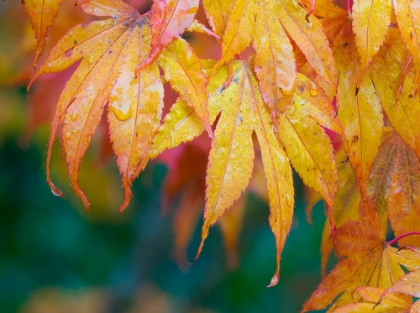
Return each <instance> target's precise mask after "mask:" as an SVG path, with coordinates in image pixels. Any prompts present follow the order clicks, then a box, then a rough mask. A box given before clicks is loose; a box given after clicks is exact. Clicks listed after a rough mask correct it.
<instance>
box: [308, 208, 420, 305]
mask: <svg viewBox="0 0 420 313" xmlns="http://www.w3.org/2000/svg"><path fill="white" fill-rule="evenodd" d="M335 239H336V248H337V253H338V255H339V257H342V258H343V257H345V259H343V260H341V261H340V262H339V263H338V264H337V266H336V267H335V268H334V269H333V270H332V271H331V273H330V274H328V275H327V277H325V279H324V280H323V281H322V282H321V284H320V285H319V286H318V288H317V289H316V290H315V292H314V293H313V294H312V296H311V297H310V299H309V300H308V301H307V302H306V303H305V305H304V307H303V312H307V311H309V310H319V309H323V308H325V307H327V306H328V305H329V304H330V303H332V302H333V301H334V299H335V298H336V297H338V298H337V300H336V301H335V303H334V304H333V307H332V308H336V307H340V306H343V305H346V304H349V303H352V302H353V299H352V297H351V293H352V291H353V290H354V289H355V288H356V287H359V286H366V287H379V288H387V287H389V286H392V285H393V284H394V283H395V282H397V280H398V279H399V278H401V277H403V276H404V275H405V273H404V270H403V269H402V267H401V266H404V267H405V268H406V269H408V270H411V271H413V270H417V269H418V268H420V257H419V255H418V254H416V253H414V252H413V251H410V250H397V249H396V248H394V247H392V246H391V245H390V244H389V243H387V242H385V240H384V237H383V235H382V229H381V226H380V223H379V218H378V215H377V213H376V211H375V210H374V208H373V206H372V205H371V204H369V203H364V202H363V201H361V203H360V221H349V222H347V223H346V224H344V225H343V226H342V227H340V228H339V229H337V232H336V234H335ZM390 243H392V242H390ZM330 310H332V309H330Z"/></svg>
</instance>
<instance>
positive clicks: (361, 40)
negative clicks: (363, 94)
mask: <svg viewBox="0 0 420 313" xmlns="http://www.w3.org/2000/svg"><path fill="white" fill-rule="evenodd" d="M391 12H392V1H391V0H355V1H354V3H353V12H352V18H353V31H354V34H355V42H356V45H357V49H358V51H359V55H360V66H361V69H360V72H359V73H358V78H357V87H359V86H360V85H361V83H362V79H363V76H364V74H365V71H366V68H367V67H368V66H369V65H370V63H371V62H372V59H373V57H374V56H375V55H376V53H378V51H379V48H380V47H381V45H382V44H383V43H384V41H385V36H386V34H387V32H388V25H389V24H390V22H391Z"/></svg>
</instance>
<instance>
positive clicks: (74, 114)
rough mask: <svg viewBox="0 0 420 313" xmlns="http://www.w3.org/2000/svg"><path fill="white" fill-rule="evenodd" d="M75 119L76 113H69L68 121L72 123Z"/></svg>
mask: <svg viewBox="0 0 420 313" xmlns="http://www.w3.org/2000/svg"><path fill="white" fill-rule="evenodd" d="M76 118H77V113H76V112H73V113H70V120H71V121H72V122H74V121H75V120H76Z"/></svg>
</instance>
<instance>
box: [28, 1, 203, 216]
mask: <svg viewBox="0 0 420 313" xmlns="http://www.w3.org/2000/svg"><path fill="white" fill-rule="evenodd" d="M81 7H82V9H83V10H84V11H85V12H86V13H89V14H92V15H96V16H104V17H111V18H108V19H104V20H100V21H94V22H91V23H90V24H88V25H78V26H76V27H74V28H73V29H72V30H70V31H69V32H68V33H67V34H66V35H65V36H64V37H63V38H62V39H61V40H60V42H59V43H58V44H57V45H56V47H55V48H54V49H53V50H52V51H51V53H50V55H49V56H48V58H47V59H46V61H45V63H44V64H43V65H42V66H41V67H40V69H39V70H38V72H37V73H36V74H35V75H34V77H33V78H32V80H31V83H32V82H33V81H34V80H35V79H36V78H38V77H39V76H41V75H43V74H49V73H55V72H58V71H61V70H63V69H65V68H67V67H69V66H70V65H71V64H73V63H75V62H76V61H79V60H81V61H80V64H79V66H78V67H77V69H76V71H75V73H74V74H73V75H72V77H71V78H70V80H69V81H68V82H67V84H66V86H65V89H64V91H63V92H62V94H61V96H60V99H59V101H58V104H57V107H56V112H55V116H54V119H53V122H52V127H51V135H50V140H49V148H48V157H47V180H48V183H49V184H50V187H51V189H52V191H53V193H55V194H57V195H61V191H60V190H59V189H58V188H57V187H55V186H54V184H53V183H52V182H51V179H50V171H49V163H50V159H51V151H52V150H51V149H52V144H53V142H54V137H55V133H56V131H57V129H58V126H59V125H60V124H61V123H62V122H64V127H63V137H62V142H63V147H64V151H65V154H66V160H67V163H68V167H69V174H70V179H71V184H72V187H73V189H74V191H75V193H76V194H77V195H78V196H79V197H80V198H81V199H82V200H83V202H84V204H85V206H86V207H87V208H88V207H89V202H88V200H87V198H86V196H85V195H84V193H83V191H82V190H81V189H80V187H79V186H78V170H79V167H80V163H81V160H82V158H83V156H84V154H85V152H86V150H87V148H88V146H89V143H90V139H91V137H92V135H93V134H94V132H95V130H96V127H97V125H98V123H99V121H100V119H101V115H102V112H103V110H104V108H105V106H106V104H108V108H109V112H108V121H109V124H110V138H111V141H112V144H113V149H114V153H115V154H116V156H117V164H118V167H119V170H120V173H121V175H122V180H123V186H124V188H125V193H124V202H123V204H122V205H121V207H120V210H121V211H122V210H123V209H124V208H125V207H126V206H127V205H128V203H129V200H130V197H131V183H132V181H133V180H134V179H135V178H136V177H137V176H138V174H139V172H140V170H142V169H143V168H144V166H145V165H146V163H147V160H148V159H149V153H150V152H149V150H150V148H151V146H152V143H153V137H154V135H155V133H156V131H157V128H158V126H159V125H160V116H161V111H162V105H163V85H162V82H161V78H160V73H159V69H158V66H157V64H156V63H153V64H151V65H150V66H149V67H148V68H147V69H144V70H142V71H140V72H139V73H138V75H135V69H136V67H137V66H138V64H139V63H141V62H142V61H144V60H146V59H147V58H148V57H149V56H150V51H151V49H152V48H153V46H152V33H151V29H150V23H151V22H150V20H151V17H150V14H146V15H140V14H139V13H138V12H137V10H135V9H133V8H132V7H130V6H128V5H127V4H125V3H124V2H122V1H119V0H94V1H89V2H87V3H85V4H81ZM182 8H183V9H185V8H184V7H182ZM174 10H175V9H174ZM175 11H176V10H175ZM174 14H175V13H174ZM152 18H154V21H156V18H155V17H153V14H152ZM163 18H164V23H169V20H168V19H167V17H166V15H164V17H163ZM180 22H181V21H180ZM182 25H183V26H182V27H184V26H185V27H187V26H188V25H187V23H183V24H182ZM182 27H181V26H180V28H178V31H181V28H182ZM159 34H160V36H164V38H167V37H166V33H165V31H164V30H163V31H161V32H159ZM171 34H172V35H171V36H172V38H174V37H176V35H175V34H173V33H172V30H171ZM162 38H163V37H162ZM166 40H167V39H165V41H164V44H168V43H167V41H166ZM158 42H160V41H158ZM156 53H157V52H156ZM167 54H169V56H168V55H167ZM167 62H171V64H173V66H174V68H173V69H166V68H164V70H165V76H170V75H172V74H173V73H174V72H173V71H175V70H176V74H177V75H183V78H186V79H189V80H188V81H187V83H186V84H188V82H191V77H194V78H195V81H194V83H195V84H197V86H199V85H200V84H202V85H206V80H205V76H204V74H203V73H202V71H201V68H200V63H199V61H198V58H197V57H196V56H195V55H194V54H193V53H192V51H191V48H190V47H189V46H188V44H187V43H186V42H185V41H183V40H182V39H176V40H175V42H173V43H172V44H171V45H169V46H168V47H166V48H165V55H164V57H162V60H160V64H161V65H162V66H164V65H165V64H166V63H167ZM177 63H178V67H176V64H177ZM179 68H181V69H182V70H180V69H179ZM31 83H30V84H31ZM179 84H181V85H179ZM186 84H182V83H177V84H175V89H178V90H179V91H180V94H181V95H180V96H181V97H182V98H185V99H187V100H188V101H190V100H191V101H192V102H193V103H189V102H188V104H189V105H191V106H193V107H195V109H197V110H198V111H199V112H197V115H198V116H201V117H203V118H204V115H205V113H203V103H202V101H205V98H204V99H203V98H201V97H202V95H200V94H198V92H199V91H200V89H197V91H196V94H195V95H193V96H186V95H185V92H186V93H188V95H189V94H190V93H191V89H193V88H192V87H191V86H189V87H188V88H187V87H186ZM178 86H181V87H185V90H182V91H181V90H180V87H178ZM200 110H201V111H200ZM204 119H205V118H204ZM204 125H208V123H206V122H204Z"/></svg>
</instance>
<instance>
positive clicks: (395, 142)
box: [368, 132, 420, 246]
mask: <svg viewBox="0 0 420 313" xmlns="http://www.w3.org/2000/svg"><path fill="white" fill-rule="evenodd" d="M371 181H372V183H371V184H369V187H370V188H368V191H369V190H371V192H369V195H371V199H372V201H373V203H374V204H375V208H376V210H377V211H378V213H379V214H380V215H383V216H385V218H386V217H387V215H389V220H390V222H391V227H392V229H393V231H394V234H395V236H400V235H403V234H404V233H407V232H413V231H419V230H420V227H419V226H418V225H417V223H416V222H415V221H417V220H418V218H419V216H420V197H419V192H420V161H419V159H418V158H417V157H416V155H415V154H414V152H413V150H411V149H410V147H408V146H407V144H406V143H405V142H404V141H403V140H402V139H401V138H400V137H399V136H398V135H397V134H396V133H395V132H390V133H389V134H387V135H386V136H385V138H384V140H383V143H382V145H381V147H380V149H379V152H378V156H377V157H376V160H375V164H374V167H373V168H372V173H371ZM399 244H400V245H401V246H405V245H414V246H417V245H419V244H420V240H419V237H418V236H410V237H407V238H403V239H401V240H400V241H399Z"/></svg>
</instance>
